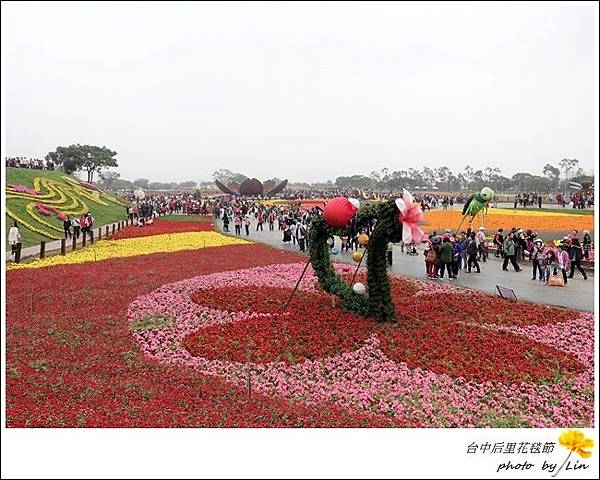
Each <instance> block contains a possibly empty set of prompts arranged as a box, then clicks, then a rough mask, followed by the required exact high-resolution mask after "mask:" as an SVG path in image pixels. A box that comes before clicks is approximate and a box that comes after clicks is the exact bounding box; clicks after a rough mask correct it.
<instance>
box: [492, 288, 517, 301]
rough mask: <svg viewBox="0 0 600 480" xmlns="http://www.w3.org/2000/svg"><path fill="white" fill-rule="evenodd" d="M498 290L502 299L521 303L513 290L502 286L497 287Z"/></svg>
mask: <svg viewBox="0 0 600 480" xmlns="http://www.w3.org/2000/svg"><path fill="white" fill-rule="evenodd" d="M496 288H497V289H498V293H499V294H500V296H501V297H502V298H508V299H509V300H515V301H519V299H518V298H517V295H516V294H515V291H514V290H513V289H512V288H506V287H501V286H500V285H496Z"/></svg>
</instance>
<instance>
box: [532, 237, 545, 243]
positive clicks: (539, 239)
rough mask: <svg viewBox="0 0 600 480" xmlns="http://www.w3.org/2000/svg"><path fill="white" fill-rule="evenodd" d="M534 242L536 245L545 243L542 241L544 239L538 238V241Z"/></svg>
mask: <svg viewBox="0 0 600 480" xmlns="http://www.w3.org/2000/svg"><path fill="white" fill-rule="evenodd" d="M534 242H535V243H539V244H542V243H544V242H543V241H542V239H541V238H536V239H535V240H534Z"/></svg>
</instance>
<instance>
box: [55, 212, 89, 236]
mask: <svg viewBox="0 0 600 480" xmlns="http://www.w3.org/2000/svg"><path fill="white" fill-rule="evenodd" d="M94 222H95V220H94V217H93V216H92V214H91V213H90V212H86V213H83V214H81V215H79V216H75V217H73V219H72V220H71V217H69V215H66V216H65V219H64V220H63V230H64V232H65V239H66V238H73V237H74V238H79V236H80V235H83V236H84V237H85V236H86V235H90V236H91V234H92V229H93V227H94ZM71 229H72V230H71Z"/></svg>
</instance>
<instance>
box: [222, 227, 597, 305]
mask: <svg viewBox="0 0 600 480" xmlns="http://www.w3.org/2000/svg"><path fill="white" fill-rule="evenodd" d="M215 227H216V229H218V230H222V226H221V222H220V220H216V221H215ZM230 228H231V229H233V224H230ZM275 228H277V227H275ZM242 232H243V228H242ZM229 235H232V234H231V233H229ZM282 237H283V234H282V232H281V231H278V230H274V231H272V232H271V231H269V226H268V224H265V229H264V231H262V232H261V231H258V232H256V223H255V221H254V220H253V223H252V226H251V229H250V235H249V236H248V237H246V235H245V233H244V232H243V234H242V238H248V239H249V240H251V241H254V242H259V243H265V244H267V245H271V246H274V247H276V248H278V249H280V250H288V251H294V252H299V249H298V246H297V245H293V244H292V243H291V242H290V243H288V244H285V243H283V242H282ZM339 245H340V239H339V238H336V246H337V247H338V249H339ZM351 255H352V254H351V253H346V252H344V253H343V254H342V253H340V254H338V255H335V256H334V261H337V262H344V263H352V264H354V265H356V263H355V262H354V261H353V260H352V256H351ZM392 258H393V261H392V269H391V271H392V272H393V273H396V274H400V275H407V276H410V277H416V278H422V279H425V278H427V277H426V275H425V261H424V256H423V253H422V251H419V255H415V256H413V255H407V254H406V253H402V252H401V251H400V247H399V246H398V245H394V246H393V257H392ZM480 265H481V273H480V274H477V273H467V272H466V271H464V270H461V272H460V273H459V276H458V279H457V280H448V279H446V278H444V279H443V280H437V281H439V282H452V283H453V284H455V285H458V286H460V287H465V288H472V289H475V290H480V291H483V292H489V293H494V294H497V293H498V290H497V289H496V285H500V286H503V287H507V288H512V289H513V290H514V291H515V294H516V295H517V298H518V299H520V300H530V301H533V302H538V303H545V304H549V305H558V306H562V307H568V308H574V309H577V310H584V311H590V312H593V311H594V276H593V275H592V276H590V277H589V278H588V280H583V277H582V276H581V274H580V273H579V272H577V271H576V273H575V278H573V279H569V283H568V285H567V286H566V287H565V288H559V287H548V286H545V285H542V284H540V282H539V281H537V280H536V281H533V280H531V266H530V264H528V263H525V264H524V265H522V267H523V271H521V272H519V273H517V272H514V271H513V270H512V266H509V271H508V272H503V271H502V264H501V262H500V261H499V260H497V259H495V258H491V259H489V260H488V261H487V262H486V263H482V262H480Z"/></svg>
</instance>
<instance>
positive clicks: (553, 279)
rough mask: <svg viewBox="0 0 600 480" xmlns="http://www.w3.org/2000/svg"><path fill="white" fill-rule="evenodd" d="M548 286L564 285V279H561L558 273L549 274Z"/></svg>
mask: <svg viewBox="0 0 600 480" xmlns="http://www.w3.org/2000/svg"><path fill="white" fill-rule="evenodd" d="M548 286H549V287H564V286H565V281H564V280H563V278H562V276H560V275H551V276H550V278H549V279H548Z"/></svg>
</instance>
